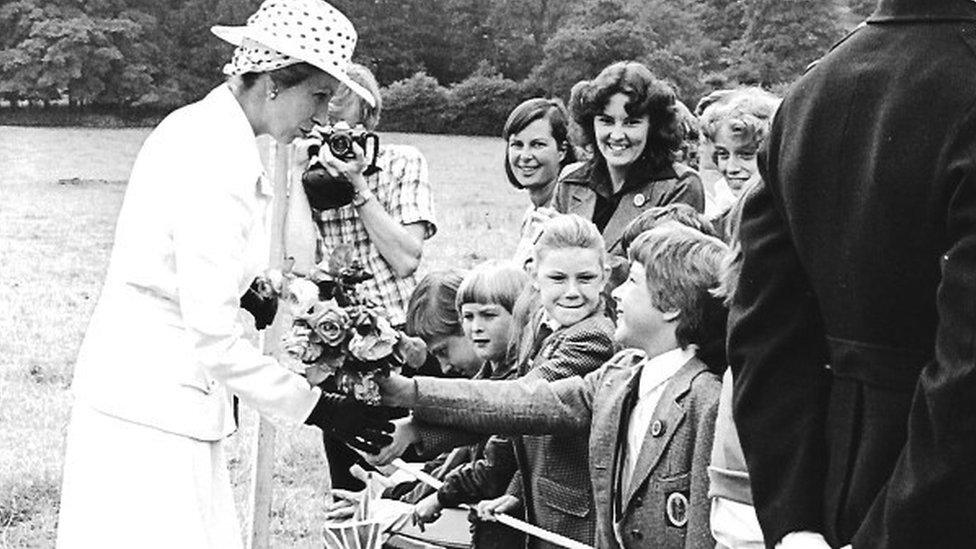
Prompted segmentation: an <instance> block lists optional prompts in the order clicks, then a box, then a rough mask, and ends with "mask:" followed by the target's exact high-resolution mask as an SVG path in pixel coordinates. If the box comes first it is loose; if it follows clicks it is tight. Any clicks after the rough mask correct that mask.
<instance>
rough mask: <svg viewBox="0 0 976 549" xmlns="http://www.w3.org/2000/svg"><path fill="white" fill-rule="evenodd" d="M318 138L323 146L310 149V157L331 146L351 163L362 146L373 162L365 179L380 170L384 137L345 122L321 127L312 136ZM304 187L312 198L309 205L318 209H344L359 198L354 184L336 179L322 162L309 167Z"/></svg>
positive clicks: (304, 177)
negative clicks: (379, 156) (356, 147)
mask: <svg viewBox="0 0 976 549" xmlns="http://www.w3.org/2000/svg"><path fill="white" fill-rule="evenodd" d="M308 137H311V138H314V139H318V140H319V143H318V144H315V145H312V146H310V147H309V148H308V154H309V156H310V157H316V156H317V155H318V154H319V151H320V150H321V149H322V147H326V146H327V147H329V152H331V153H332V156H334V157H336V158H337V159H339V160H343V161H347V160H352V159H354V158H356V153H355V151H354V150H353V145H354V144H356V145H359V147H360V148H361V149H362V150H363V154H365V155H366V158H367V159H368V161H369V164H368V165H367V166H366V169H365V170H363V175H364V176H370V175H372V174H374V173H376V172H377V171H379V169H378V168H377V167H376V157H377V156H378V155H379V150H380V138H379V136H377V135H376V134H375V133H372V132H370V131H367V130H366V129H365V128H363V127H362V126H357V127H356V128H350V127H349V125H348V124H346V123H345V122H339V123H337V124H336V125H334V126H325V127H317V128H315V129H314V130H313V131H312V132H310V134H309V136H308ZM302 186H303V187H304V188H305V194H306V195H307V196H308V201H309V204H310V205H311V206H312V208H314V209H317V210H332V209H336V208H341V207H342V206H345V205H346V204H349V203H350V202H352V199H353V196H354V195H355V189H353V186H352V182H350V181H349V180H348V179H346V178H345V177H343V176H341V175H340V176H333V175H332V174H330V173H329V171H328V170H326V169H325V166H323V165H322V164H321V163H319V162H316V163H314V164H311V165H309V167H308V168H306V169H305V172H304V173H303V174H302Z"/></svg>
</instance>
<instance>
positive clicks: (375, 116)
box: [332, 63, 383, 131]
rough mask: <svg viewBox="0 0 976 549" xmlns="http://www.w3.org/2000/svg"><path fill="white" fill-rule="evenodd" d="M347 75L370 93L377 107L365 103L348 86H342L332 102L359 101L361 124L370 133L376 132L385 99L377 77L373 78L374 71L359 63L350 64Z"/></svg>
mask: <svg viewBox="0 0 976 549" xmlns="http://www.w3.org/2000/svg"><path fill="white" fill-rule="evenodd" d="M346 75H348V76H349V78H350V79H352V81H353V82H355V83H357V84H359V85H360V86H362V87H364V88H366V90H368V91H369V93H370V95H372V96H373V100H375V101H376V106H375V107H374V106H372V105H370V104H369V103H367V102H366V101H363V100H362V99H361V98H360V97H359V96H358V95H356V94H355V93H353V91H352V90H350V89H349V88H348V87H347V86H342V85H340V86H339V89H338V90H336V93H335V95H333V96H332V100H333V101H336V102H338V103H345V102H346V101H357V102H358V104H359V120H360V123H361V124H362V125H363V127H365V128H366V129H367V130H369V131H373V130H375V129H376V126H378V125H379V124H380V110H381V109H382V108H383V99H382V96H381V95H380V85H379V82H377V81H376V77H375V76H373V72H372V71H370V70H369V69H368V68H366V66H364V65H360V64H359V63H349V65H348V66H347V67H346Z"/></svg>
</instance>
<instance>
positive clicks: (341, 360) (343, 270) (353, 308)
mask: <svg viewBox="0 0 976 549" xmlns="http://www.w3.org/2000/svg"><path fill="white" fill-rule="evenodd" d="M372 277H373V275H372V273H370V272H369V271H367V270H366V269H365V268H364V267H363V266H362V264H361V263H360V262H359V261H358V260H355V259H352V254H351V251H350V250H349V249H347V248H342V249H337V250H335V252H333V254H332V256H331V257H330V258H329V259H328V260H326V261H322V262H321V263H319V264H318V265H316V266H315V267H314V268H313V269H312V271H311V272H310V273H308V274H307V275H298V274H295V273H293V272H291V269H290V268H287V269H286V270H285V271H284V272H280V273H276V272H271V273H268V275H267V276H266V277H264V280H263V281H262V282H261V286H263V292H265V293H271V294H274V295H277V296H278V297H279V299H280V300H281V302H282V303H283V304H284V305H285V307H286V308H287V310H288V311H289V312H290V313H291V316H292V318H293V321H292V325H291V328H290V329H289V330H288V331H287V332H286V333H285V335H284V336H283V342H282V343H283V349H284V351H285V355H286V358H285V359H284V363H285V364H286V365H287V366H288V367H289V368H291V369H292V370H294V371H296V372H298V373H300V374H302V375H304V376H305V378H306V379H308V382H309V383H311V384H312V385H320V384H322V383H324V382H325V381H326V380H329V379H330V378H332V379H333V380H334V382H335V385H336V387H337V388H338V390H339V391H340V392H342V393H345V394H349V395H352V396H353V397H354V398H355V399H356V400H359V401H362V402H365V403H367V404H371V405H379V404H380V393H379V386H378V385H377V384H376V382H375V381H374V378H375V376H377V375H381V376H382V375H388V374H389V373H390V371H391V370H396V371H399V368H400V367H401V366H402V362H401V360H400V359H399V358H398V357H397V356H396V354H395V353H394V350H395V347H396V344H397V341H398V340H399V338H400V333H399V332H398V331H397V330H395V329H393V327H392V325H391V324H390V321H389V320H388V319H387V317H386V311H385V309H384V308H383V307H382V306H380V305H378V304H377V303H375V302H374V301H372V300H370V299H369V298H367V297H366V296H364V295H363V294H362V292H361V291H360V290H359V284H360V283H362V282H363V281H366V280H369V279H371V278H372Z"/></svg>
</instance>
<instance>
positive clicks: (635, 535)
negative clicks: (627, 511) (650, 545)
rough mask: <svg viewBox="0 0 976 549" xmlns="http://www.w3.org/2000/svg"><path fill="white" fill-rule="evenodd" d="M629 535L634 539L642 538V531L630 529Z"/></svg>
mask: <svg viewBox="0 0 976 549" xmlns="http://www.w3.org/2000/svg"><path fill="white" fill-rule="evenodd" d="M630 535H631V536H633V538H634V539H636V540H641V539H644V532H641V531H640V530H631V531H630Z"/></svg>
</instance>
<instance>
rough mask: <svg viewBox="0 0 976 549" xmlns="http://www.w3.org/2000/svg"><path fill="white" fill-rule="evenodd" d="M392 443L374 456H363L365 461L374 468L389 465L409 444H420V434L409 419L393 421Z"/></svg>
mask: <svg viewBox="0 0 976 549" xmlns="http://www.w3.org/2000/svg"><path fill="white" fill-rule="evenodd" d="M393 425H394V431H393V442H391V443H390V444H388V445H386V446H384V447H383V448H382V449H380V453H378V454H376V455H375V456H373V455H369V454H363V456H364V457H365V458H366V461H367V462H368V463H369V464H370V465H372V466H374V467H382V466H384V465H389V464H390V462H392V461H393V460H395V459H396V458H398V457H400V456H402V455H403V453H404V452H406V451H407V448H409V447H410V445H411V444H416V443H418V442H420V434H419V433H417V428H416V427H414V425H413V421H412V420H411V419H410V418H409V417H405V418H401V419H395V420H393Z"/></svg>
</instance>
